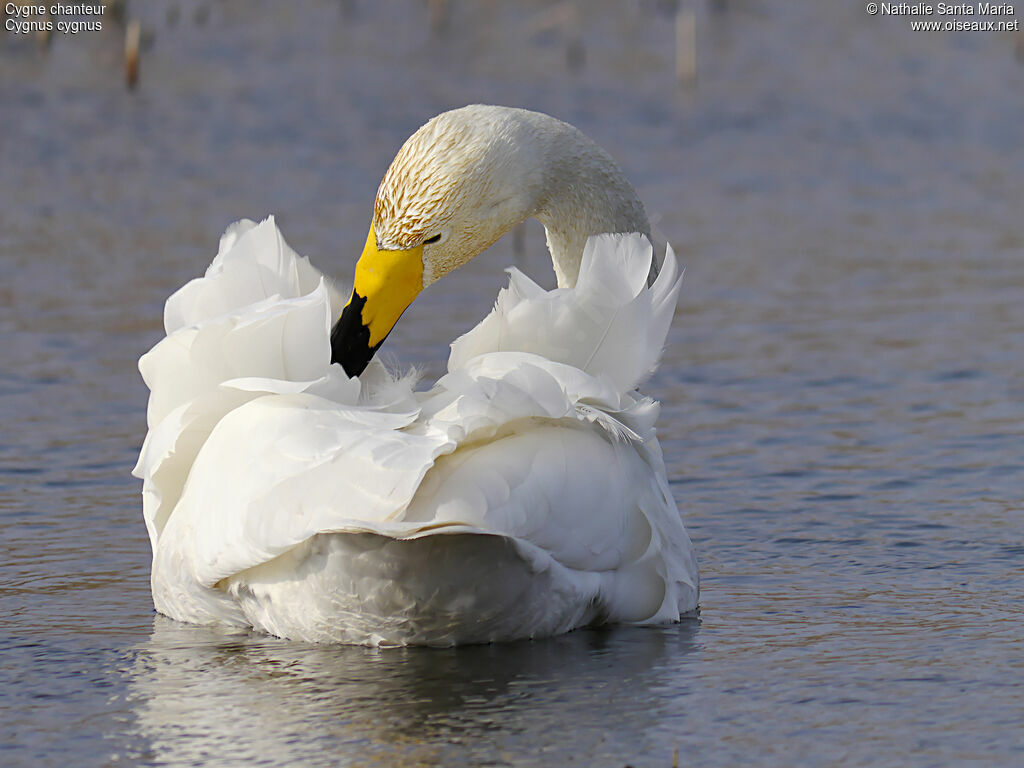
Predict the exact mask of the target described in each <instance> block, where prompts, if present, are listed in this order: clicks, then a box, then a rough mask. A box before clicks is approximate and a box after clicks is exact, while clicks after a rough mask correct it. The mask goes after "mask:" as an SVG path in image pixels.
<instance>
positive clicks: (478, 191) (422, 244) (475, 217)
mask: <svg viewBox="0 0 1024 768" xmlns="http://www.w3.org/2000/svg"><path fill="white" fill-rule="evenodd" d="M519 111H520V110H509V109H505V108H502V107H483V106H474V107H465V108H463V109H458V110H453V111H451V112H445V113H444V114H441V115H438V116H437V117H435V118H434V119H433V120H431V121H430V122H428V123H427V124H426V125H424V126H423V127H422V128H420V129H419V130H418V131H416V133H414V134H413V135H412V136H411V137H410V138H409V139H408V140H407V141H406V142H405V144H404V145H403V146H402V148H401V149H400V150H399V152H398V155H397V156H396V157H395V159H394V161H392V163H391V167H390V168H388V171H387V173H386V174H385V176H384V180H383V181H382V182H381V184H380V188H379V189H378V190H377V197H376V200H375V201H374V206H373V220H372V222H371V225H370V232H369V235H368V236H367V238H366V244H365V246H364V247H363V252H362V255H361V256H360V257H359V261H358V262H357V263H356V270H355V280H354V283H353V290H352V297H351V299H349V303H348V304H347V305H346V307H345V309H344V311H343V312H342V315H341V319H339V321H338V323H337V324H336V325H335V327H334V330H333V331H332V333H331V348H332V362H336V363H341V365H342V366H343V367H344V368H345V371H346V373H348V375H350V376H358V375H359V374H360V373H362V371H363V370H364V369H365V367H366V365H367V363H369V361H370V359H371V358H372V357H373V354H374V353H375V352H376V350H377V348H378V347H379V346H380V345H381V344H382V343H383V342H384V339H385V338H387V336H388V334H389V333H390V332H391V329H392V328H393V327H394V325H395V323H397V322H398V318H399V317H400V316H401V315H402V313H403V312H405V310H406V309H407V308H408V306H409V305H410V304H411V303H412V301H413V299H415V298H416V296H417V295H419V293H420V291H422V290H423V289H424V288H426V287H428V286H429V285H431V284H433V283H435V282H437V281H438V280H439V279H440V278H441V277H443V276H444V275H446V274H448V273H449V272H451V271H452V270H454V269H456V268H458V267H460V266H462V265H463V264H465V263H466V262H468V261H470V260H471V259H473V258H474V257H475V256H477V255H478V254H480V253H481V252H482V251H484V250H486V249H487V248H488V247H490V246H491V245H492V244H493V243H494V242H495V241H497V240H498V239H499V238H500V237H501V236H502V235H503V234H505V233H506V232H508V231H509V230H510V229H512V227H513V226H515V225H516V224H518V223H519V222H521V221H523V220H524V219H526V218H528V217H529V216H531V215H534V214H535V213H536V209H537V202H536V200H537V194H538V190H539V189H541V188H542V186H543V173H542V171H541V170H540V169H541V168H542V167H543V163H541V162H540V161H539V158H537V157H530V156H529V155H530V153H531V149H533V150H535V152H536V153H539V152H540V146H539V145H538V144H537V142H534V141H531V137H530V136H529V135H528V126H524V125H523V124H522V123H521V122H520V121H516V120H513V119H510V117H511V116H512V115H514V113H516V112H519ZM524 154H525V155H526V156H525V157H524Z"/></svg>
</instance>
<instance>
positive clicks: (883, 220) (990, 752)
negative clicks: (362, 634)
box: [0, 0, 1024, 767]
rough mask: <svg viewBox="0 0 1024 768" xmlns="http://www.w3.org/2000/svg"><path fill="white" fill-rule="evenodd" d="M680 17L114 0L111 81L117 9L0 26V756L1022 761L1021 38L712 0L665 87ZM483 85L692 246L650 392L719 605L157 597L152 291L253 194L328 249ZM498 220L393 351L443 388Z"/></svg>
mask: <svg viewBox="0 0 1024 768" xmlns="http://www.w3.org/2000/svg"><path fill="white" fill-rule="evenodd" d="M670 5H671V4H668V3H658V2H654V1H653V0H651V1H650V2H648V1H646V0H644V1H640V0H637V1H635V2H627V3H610V2H609V3H597V4H590V3H588V4H587V6H586V7H587V9H588V10H587V12H586V13H585V14H580V15H579V16H578V19H579V22H578V23H577V24H575V25H574V24H573V23H572V19H571V17H570V18H569V21H568V24H567V25H565V24H561V23H560V22H559V19H560V18H561V17H560V16H559V15H558V13H560V12H556V13H555V14H554V15H552V14H551V13H549V12H547V11H546V9H547V8H548V6H547V5H545V4H543V3H540V2H536V3H525V4H520V5H518V6H513V5H511V4H510V5H508V6H506V5H505V4H503V3H486V4H483V3H482V4H469V3H458V2H452V3H449V4H448V6H449V8H450V9H451V13H450V15H449V17H448V19H447V20H446V21H445V22H444V23H443V24H441V25H440V27H439V28H438V29H436V30H434V31H432V28H431V23H430V20H429V18H428V15H427V9H426V7H425V5H424V4H422V3H418V2H411V3H407V4H382V5H381V6H380V7H376V6H375V5H374V4H371V3H369V2H350V3H329V2H309V3H305V4H283V3H282V4H271V3H246V4H244V5H243V4H242V3H235V2H227V3H214V4H199V3H197V2H183V1H179V2H177V3H176V4H171V3H169V4H152V5H146V6H145V7H144V8H135V7H134V5H133V9H134V10H135V11H136V12H139V13H142V18H143V22H144V29H145V30H147V32H152V33H153V35H154V37H153V39H152V40H151V42H150V43H149V44H148V46H147V47H145V48H144V50H143V56H142V65H141V81H140V88H139V90H138V91H136V92H135V93H128V92H126V90H125V89H124V87H123V84H122V82H121V74H120V69H119V67H120V56H121V49H122V34H123V33H122V32H121V30H120V29H119V28H118V27H116V26H115V24H114V23H113V21H112V20H111V21H110V22H109V23H108V24H107V25H106V26H107V29H106V30H104V32H102V33H96V34H80V35H78V36H77V37H75V38H65V37H60V36H58V39H55V40H54V41H53V42H52V44H51V45H50V47H49V49H47V50H45V51H43V50H40V49H39V48H38V46H37V45H36V42H35V41H34V40H25V39H18V38H15V37H14V36H12V35H7V36H6V37H5V38H4V39H3V40H2V42H0V115H2V118H0V123H2V125H3V128H2V130H0V174H2V175H0V259H2V267H3V280H2V281H0V338H2V345H3V346H2V350H3V355H2V357H3V363H2V365H0V420H2V423H3V429H2V431H0V531H2V536H0V723H2V724H3V725H2V726H0V764H3V765H5V766H21V765H26V766H28V765H31V766H46V765H54V766H56V765H60V766H63V765H67V764H75V765H121V764H147V765H163V764H173V765H187V764H197V765H198V764H211V765H232V764H234V765H241V764H256V763H257V762H258V763H260V764H266V765H284V764H288V763H294V764H304V765H366V764H371V763H374V764H384V765H397V764H401V765H410V766H411V765H445V766H449V765H494V766H519V765H522V766H529V765H580V766H623V765H626V764H627V763H628V764H630V765H634V766H652V767H654V766H665V767H667V766H669V765H671V763H672V752H673V750H674V749H678V751H679V756H680V757H679V760H680V764H697V765H723V766H731V765H749V764H764V765H791V764H799V765H837V764H842V765H950V764H958V765H966V764H976V765H1014V764H1020V763H1024V727H1022V726H1021V722H1022V721H1024V703H1022V701H1024V641H1022V636H1024V600H1022V588H1021V587H1022V576H1024V572H1022V571H1024V520H1022V515H1024V366H1022V361H1024V215H1022V208H1021V205H1022V201H1024V128H1022V126H1024V99H1022V98H1021V96H1020V94H1021V93H1024V66H1022V65H1021V62H1020V61H1019V60H1018V59H1017V58H1016V57H1015V48H1016V49H1017V50H1018V52H1019V51H1021V50H1024V45H1022V43H1021V41H1020V39H1019V38H1015V37H1014V36H1012V35H1011V36H1004V35H1000V34H977V33H976V34H973V35H972V34H965V35H962V36H957V35H946V34H923V33H913V34H912V33H910V32H909V31H908V28H907V25H906V21H905V19H894V18H882V17H874V18H872V17H868V16H867V15H866V14H865V13H864V11H863V6H862V4H859V3H845V4H843V3H830V4H824V3H811V2H807V3H787V4H782V3H776V4H768V3H761V2H756V1H755V2H751V3H733V2H728V3H725V2H715V3H712V4H710V5H709V6H708V7H705V6H704V5H702V4H697V6H696V7H697V9H698V10H697V21H698V30H699V40H700V48H699V66H700V75H699V82H698V85H697V87H696V88H693V89H689V90H679V89H677V88H676V87H675V86H674V83H673V68H674V59H673V56H674V53H673V45H674V27H673V22H672V17H671V14H670V13H667V12H666V9H668V11H670V10H671V9H670V8H669V6H670ZM844 6H845V7H844ZM560 7H561V8H562V9H563V11H564V9H565V8H569V7H570V6H566V5H563V6H560ZM598 11H599V12H598ZM147 36H148V35H147ZM473 101H486V102H495V103H505V104H511V105H520V106H527V107H532V108H535V109H540V110H543V111H547V112H550V113H552V114H555V115H558V116H560V117H562V118H565V119H567V120H569V121H571V122H573V123H576V124H577V125H579V126H580V127H581V128H583V130H584V131H586V132H587V133H589V134H590V135H591V136H593V137H594V138H595V139H596V140H598V141H599V142H600V143H601V144H603V145H604V146H606V147H607V148H608V149H609V150H610V151H611V152H612V154H613V155H615V156H616V157H617V158H618V159H619V160H620V162H621V164H622V165H623V167H624V169H625V171H626V172H627V174H628V175H629V176H630V178H631V179H632V180H633V181H634V182H635V184H636V185H637V187H638V189H639V191H640V193H641V196H642V197H643V198H644V199H645V200H646V201H647V204H648V209H649V211H650V213H651V215H652V218H653V219H654V220H655V221H656V222H657V225H658V227H659V228H660V229H661V230H662V231H663V232H664V234H665V235H666V236H667V237H668V238H670V239H671V240H672V241H673V242H675V243H677V245H678V246H679V249H680V252H681V255H682V257H683V260H684V261H685V263H686V264H687V267H688V272H687V280H686V284H685V286H684V290H683V296H682V299H681V302H680V307H679V311H678V314H677V316H676V322H675V325H674V328H673V332H672V336H671V337H670V345H669V347H668V349H667V350H666V354H665V359H664V363H663V364H662V367H661V369H660V371H659V372H658V374H657V375H656V376H655V378H654V379H653V380H652V381H651V383H650V384H649V385H648V391H649V392H650V394H652V395H655V396H657V397H659V398H660V399H661V400H662V401H663V402H664V404H665V408H664V412H663V417H662V422H661V423H662V428H661V434H662V440H663V446H664V449H665V453H666V458H667V462H668V466H669V473H670V476H671V478H672V479H673V488H674V492H675V496H676V499H677V501H678V502H679V505H680V508H681V509H682V510H683V513H684V515H685V518H686V522H687V525H688V526H689V528H690V531H691V534H692V537H693V539H694V542H695V544H696V546H697V548H698V551H699V553H700V561H701V568H702V576H703V583H702V599H701V614H700V617H699V618H697V619H692V620H688V621H685V622H684V623H682V624H680V625H678V626H672V627H666V628H660V629H615V630H608V631H588V632H578V633H574V634H572V635H569V636H566V637H562V638H557V639H554V640H550V641H544V642H534V643H529V642H528V643H517V644H511V645H496V646H488V647H477V648H464V649H456V650H416V649H410V650H398V651H386V652H385V651H372V650H367V649H362V648H332V647H315V646H306V645H297V644H295V643H290V642H284V641H280V640H276V639H272V638H266V637H261V636H255V635H250V634H247V633H242V634H239V633H227V632H220V631H216V630H211V629H203V628H195V627H189V626H184V625H180V624H176V623H175V622H173V621H170V620H166V619H163V618H161V617H157V616H155V615H154V614H153V611H152V606H151V602H150V597H149V585H148V568H149V544H148V540H147V538H146V534H145V530H144V526H143V524H142V519H141V509H140V500H139V484H138V483H137V482H136V481H134V480H133V479H132V478H131V477H130V476H129V471H130V469H131V467H132V465H133V463H134V461H135V457H136V455H137V452H138V449H139V446H140V443H141V440H142V437H143V434H144V431H145V417H144V413H145V401H146V392H145V389H144V387H143V385H142V382H141V380H140V378H139V376H138V374H137V371H136V368H135V363H136V360H137V358H138V357H139V355H140V354H141V353H142V352H144V351H145V350H146V349H147V348H148V347H149V346H150V345H152V344H153V343H154V342H155V341H156V340H157V339H158V338H159V337H160V335H161V334H160V319H161V311H162V309H161V308H162V302H163V300H164V299H165V298H166V296H167V295H168V294H170V293H171V291H173V290H174V289H175V288H176V287H177V286H179V285H180V284H182V283H183V282H184V281H185V280H187V279H188V278H190V277H192V276H194V275H196V274H199V273H200V272H201V271H202V270H203V269H204V268H205V266H206V264H207V262H208V260H209V259H210V258H211V257H212V255H213V253H214V251H215V249H216V243H217V238H218V236H219V235H220V233H221V231H222V230H223V228H224V227H225V226H226V225H227V224H228V223H229V222H231V221H233V220H234V219H237V218H240V217H243V216H248V217H253V218H260V217H262V216H264V215H266V214H268V213H277V214H278V215H279V222H280V224H281V226H282V228H283V230H284V232H285V234H286V236H287V237H288V238H289V241H290V242H291V244H292V245H293V246H294V247H295V248H296V249H297V250H298V251H300V252H301V253H305V254H308V255H310V256H311V257H312V259H313V260H314V262H315V263H317V264H318V265H320V266H321V267H322V268H324V269H326V270H327V271H328V272H332V273H335V274H338V275H345V274H350V273H351V269H352V264H353V262H354V259H355V257H356V255H357V254H358V253H359V250H360V247H361V245H362V242H363V239H364V238H365V233H366V228H367V226H368V221H369V216H370V211H371V203H372V199H373V194H374V192H375V189H376V185H377V182H378V181H379V179H380V177H381V175H382V174H383V171H384V169H385V168H386V167H387V164H388V162H389V161H390V159H391V157H392V156H393V154H394V152H395V151H396V149H397V148H398V146H399V145H400V144H401V142H402V140H403V139H404V138H405V137H406V136H407V135H408V134H409V133H410V132H411V131H412V130H414V129H415V128H416V127H417V126H418V125H419V124H420V123H421V122H423V121H424V120H425V119H426V118H427V117H429V116H431V115H433V114H435V113H437V112H439V111H442V110H443V109H446V108H449V107H453V106H459V105H462V104H464V103H468V102H473ZM520 242H521V243H522V248H516V247H514V246H515V242H514V241H513V239H512V238H506V239H505V240H504V241H502V242H501V243H499V244H498V245H497V246H495V247H494V248H493V249H492V250H491V251H490V252H488V253H487V254H486V255H484V256H482V257H481V258H480V259H478V260H477V261H475V262H473V263H472V264H471V265H470V266H468V267H467V268H465V269H463V270H461V271H460V272H458V273H455V274H453V275H452V276H451V277H450V278H448V279H447V280H445V281H443V282H442V283H441V284H439V285H437V286H436V287H434V288H432V289H431V290H430V291H428V292H426V293H425V294H424V295H423V296H422V297H421V298H420V299H419V300H418V301H417V303H416V305H415V306H414V307H413V309H411V310H410V312H409V313H408V315H407V316H406V318H404V319H403V321H402V323H401V324H400V326H399V328H398V329H397V330H396V332H395V333H394V334H392V337H391V339H390V340H389V342H388V348H389V352H388V353H389V354H390V355H393V356H394V357H395V358H397V359H400V360H402V361H403V362H405V363H409V362H414V363H417V364H420V365H422V366H423V367H425V369H426V371H427V373H428V378H429V377H430V376H434V375H436V374H437V373H438V372H439V371H440V370H441V361H443V360H444V357H445V353H446V345H447V342H448V341H449V340H450V339H452V338H453V337H454V336H456V335H457V334H458V333H460V332H462V331H464V330H466V329H467V328H468V327H470V326H471V325H472V324H473V323H474V322H475V321H476V320H477V319H479V318H480V317H481V316H482V315H483V314H484V313H485V312H486V311H487V309H488V308H489V306H490V303H491V302H492V301H493V297H494V295H495V293H496V291H497V289H498V288H499V286H500V285H501V284H502V283H503V282H504V277H503V275H502V273H501V268H502V267H503V266H505V265H507V264H511V263H516V264H518V265H519V266H520V267H522V268H523V269H525V270H526V271H528V272H529V273H531V274H533V275H535V276H537V277H538V278H540V279H542V280H544V281H546V282H547V283H549V284H550V283H552V282H553V276H552V274H551V270H550V264H549V262H548V261H547V257H546V255H545V253H544V249H543V241H542V233H541V230H540V228H539V226H538V225H528V226H526V227H525V228H524V229H523V230H522V232H521V238H520Z"/></svg>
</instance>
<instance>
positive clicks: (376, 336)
mask: <svg viewBox="0 0 1024 768" xmlns="http://www.w3.org/2000/svg"><path fill="white" fill-rule="evenodd" d="M421 290H423V245H422V244H420V245H417V246H415V247H414V248H410V249H408V250H386V249H382V248H380V247H379V246H378V245H377V235H376V233H375V232H374V229H373V226H372V225H371V226H370V233H369V234H368V235H367V236H366V245H365V246H364V247H363V253H362V255H361V256H360V257H359V261H358V262H357V263H356V274H355V281H354V283H353V286H352V297H351V298H350V299H349V301H348V304H346V305H345V309H344V310H342V313H341V317H340V318H339V319H338V322H337V323H335V324H334V328H333V329H332V330H331V362H332V363H339V364H340V365H341V366H342V367H343V368H344V369H345V373H347V374H348V375H349V376H358V375H359V374H361V373H362V372H363V371H364V370H365V369H366V366H367V365H368V364H369V362H370V360H371V359H372V358H373V355H374V353H375V352H376V351H377V349H378V347H380V345H381V344H383V343H384V339H386V338H387V337H388V334H389V333H391V329H392V328H394V327H395V323H397V322H398V318H400V317H401V316H402V313H403V312H405V310H406V309H407V308H408V307H409V305H410V304H412V302H413V299H415V298H416V297H417V296H418V295H419V293H420V291H421Z"/></svg>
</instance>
